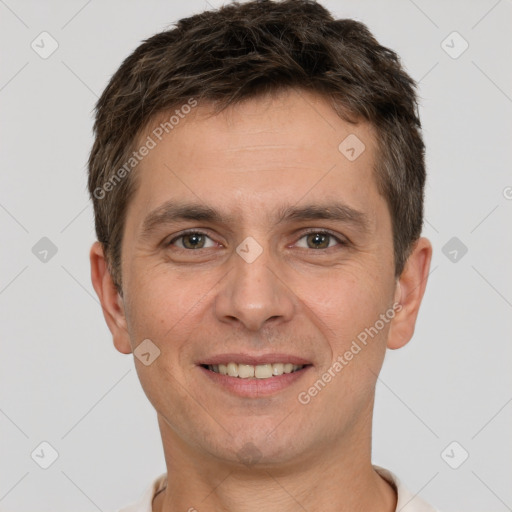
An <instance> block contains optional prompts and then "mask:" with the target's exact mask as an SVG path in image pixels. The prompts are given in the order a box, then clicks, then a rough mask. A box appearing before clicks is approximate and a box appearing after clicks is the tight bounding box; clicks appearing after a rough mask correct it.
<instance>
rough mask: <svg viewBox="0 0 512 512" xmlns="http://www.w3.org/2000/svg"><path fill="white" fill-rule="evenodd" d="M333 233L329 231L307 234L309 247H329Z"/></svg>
mask: <svg viewBox="0 0 512 512" xmlns="http://www.w3.org/2000/svg"><path fill="white" fill-rule="evenodd" d="M331 238H333V236H332V235H329V234H328V233H310V234H309V235H306V239H307V244H308V247H309V248H311V249H327V247H329V242H330V239H331Z"/></svg>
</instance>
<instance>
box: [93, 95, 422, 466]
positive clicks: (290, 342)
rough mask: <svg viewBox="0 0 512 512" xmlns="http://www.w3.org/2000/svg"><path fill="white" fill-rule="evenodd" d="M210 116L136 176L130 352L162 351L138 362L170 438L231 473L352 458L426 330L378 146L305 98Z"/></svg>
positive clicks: (189, 123) (129, 229)
mask: <svg viewBox="0 0 512 512" xmlns="http://www.w3.org/2000/svg"><path fill="white" fill-rule="evenodd" d="M207 113H208V106H207V105H204V106H201V105H199V106H197V107H196V109H195V110H194V111H193V112H191V113H190V114H189V115H188V116H187V117H186V118H185V119H183V120H181V121H180V123H179V125H178V126H176V127H175V128H174V129H173V131H172V132H170V133H169V134H168V135H167V136H166V137H164V138H163V139H162V140H161V141H160V142H158V143H157V145H156V147H154V148H153V149H152V150H151V151H150V152H149V154H148V155H147V156H146V157H145V158H144V159H143V160H142V161H141V163H140V164H139V166H138V167H137V171H136V172H137V176H136V178H137V183H138V185H137V191H136V193H135V195H134V196H133V198H132V199H131V202H130V205H129V207H128V211H127V216H126V224H125V231H124V238H123V243H122V269H121V270H122V278H123V298H122V299H120V298H118V304H119V311H118V312H114V313H113V315H112V316H111V317H110V318H108V319H107V320H108V321H109V326H110V328H111V330H112V332H113V334H114V341H115V344H116V347H117V348H118V349H119V350H120V351H122V352H130V351H133V350H135V349H136V348H137V346H138V345H139V344H140V343H141V342H143V340H150V342H147V341H146V342H145V343H146V345H143V346H144V347H146V348H147V347H149V348H148V349H147V350H145V351H144V352H145V353H147V352H149V353H150V355H149V356H147V355H146V356H145V357H146V359H147V361H146V362H148V361H149V360H152V359H153V358H154V356H155V355H157V354H158V351H160V353H159V355H158V357H156V358H155V359H154V360H152V362H151V363H150V364H147V365H146V364H143V363H142V362H141V361H140V360H139V359H138V358H135V363H136V367H137V372H138V375H139V378H140V380H141V384H142V386H143V388H144V391H145V393H146V395H147V396H148V398H149V400H150V401H151V403H152V404H153V406H154V407H155V409H156V411H157V413H158V416H159V423H160V428H161V430H162V436H163V438H164V443H165V442H166V441H167V442H172V443H174V445H175V446H177V447H178V446H179V447H181V449H183V450H184V451H187V452H188V453H193V454H194V455H195V456H202V457H204V458H211V459H212V460H217V461H219V460H221V461H224V462H225V463H233V464H238V463H239V462H245V463H247V462H259V463H260V464H275V463H280V464H287V463H292V462H293V461H295V462H297V461H302V462H304V461H305V460H307V459H308V458H309V459H311V458H313V457H315V456H318V454H321V453H326V451H329V450H332V448H333V447H334V446H338V447H340V448H343V449H345V450H346V451H350V450H353V449H354V446H357V440H358V439H359V438H360V437H361V436H362V437H364V436H369V432H370V424H371V414H372V406H373V397H374V387H375V383H376V378H377V374H378V372H379V370H380V367H381V364H382V361H383V357H384V353H385V349H386V344H387V343H388V344H389V343H390V339H391V338H393V328H394V325H397V324H399V323H400V322H406V323H407V322H408V324H407V325H408V329H409V330H410V329H412V327H411V322H412V325H413V324H414V319H415V311H412V309H413V308H409V310H408V311H409V316H406V312H405V310H404V311H400V309H402V306H397V303H398V302H400V300H401V298H403V297H402V295H403V293H402V292H403V290H401V289H400V286H399V285H397V280H396V279H395V276H394V258H393V244H392V225H391V218H390V214H389V210H388V207H387V204H386V201H385V199H384V198H383V197H382V196H381V195H380V194H379V193H378V191H377V186H376V180H375V176H374V172H373V168H374V166H375V159H376V156H377V155H376V149H375V137H374V133H373V132H372V129H371V127H370V126H369V125H367V124H365V123H359V124H357V125H352V124H348V123H346V122H344V121H343V120H341V119H340V118H339V117H338V116H337V115H336V113H335V112H334V111H333V110H332V109H331V108H330V107H329V105H328V104H327V103H326V102H325V100H323V99H322V98H320V97H317V96H315V95H313V94H310V93H306V92H301V93H298V92H292V91H287V92H286V94H280V95H278V96H275V97H273V98H270V97H266V98H259V99H253V100H249V101H246V102H244V103H242V104H238V105H236V106H233V107H229V108H228V109H227V110H226V111H224V112H222V113H220V114H217V115H214V116H208V115H206V114H207ZM148 134H150V132H148ZM148 134H144V139H145V137H147V135H148ZM348 136H350V137H351V139H348V141H350V142H351V143H352V144H349V145H348V146H349V147H348V148H347V143H345V145H343V144H342V146H341V150H340V149H339V146H340V143H342V142H343V141H344V140H345V139H346V138H347V137H348ZM354 136H355V137H357V139H359V141H360V142H362V143H363V144H364V151H362V152H361V153H360V154H359V156H357V154H358V153H359V152H360V150H361V148H362V146H360V145H356V146H354V144H355V142H354V141H357V139H355V138H354ZM360 142H358V143H357V144H360ZM350 146H354V147H355V151H351V150H350ZM354 154H355V156H357V158H355V159H354V158H353V157H354ZM348 157H350V158H348ZM424 259H425V258H424ZM426 260H427V261H426V263H423V267H425V265H427V266H428V262H429V258H428V254H427V257H426ZM423 267H422V271H421V272H419V271H418V272H416V274H417V276H419V274H420V273H421V275H423V274H424V268H423ZM418 268H419V267H418ZM93 274H94V270H93ZM93 279H94V278H93ZM107 279H108V276H107ZM405 285H407V283H405ZM421 293H422V290H421ZM104 301H105V299H103V300H102V302H104ZM405 309H407V308H405ZM411 311H412V313H411ZM411 314H412V318H411ZM106 315H107V314H106ZM395 330H396V332H397V334H396V336H395V338H397V339H398V338H401V341H397V342H396V343H397V344H399V343H403V339H405V338H407V334H406V335H405V336H401V334H400V332H401V331H400V329H399V328H396V329H395ZM369 333H371V334H369ZM365 334H366V336H365ZM411 334H412V332H411ZM407 339H408V338H407ZM363 340H364V341H363ZM393 348H395V347H393ZM290 371H291V372H290ZM225 372H228V374H227V375H224V373H225ZM283 372H285V373H283ZM237 374H238V376H236V375H237ZM290 439H293V440H294V442H293V443H290Z"/></svg>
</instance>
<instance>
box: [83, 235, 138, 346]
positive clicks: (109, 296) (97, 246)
mask: <svg viewBox="0 0 512 512" xmlns="http://www.w3.org/2000/svg"><path fill="white" fill-rule="evenodd" d="M89 256H90V262H91V280H92V285H93V287H94V290H95V291H96V294H97V295H98V298H99V299H100V303H101V307H102V309H103V316H104V317H105V321H106V322H107V325H108V328H109V329H110V332H111V333H112V337H113V341H114V346H115V347H116V349H117V350H118V351H119V352H121V353H123V354H130V353H131V352H132V348H131V344H130V337H129V335H128V330H127V324H126V316H125V311H124V305H123V299H122V298H121V296H120V295H119V292H118V291H117V288H116V286H115V284H114V281H113V280H112V276H111V275H110V272H109V270H108V265H107V261H106V258H105V254H104V251H103V246H102V245H101V243H100V242H95V243H94V244H93V246H92V247H91V251H90V255H89Z"/></svg>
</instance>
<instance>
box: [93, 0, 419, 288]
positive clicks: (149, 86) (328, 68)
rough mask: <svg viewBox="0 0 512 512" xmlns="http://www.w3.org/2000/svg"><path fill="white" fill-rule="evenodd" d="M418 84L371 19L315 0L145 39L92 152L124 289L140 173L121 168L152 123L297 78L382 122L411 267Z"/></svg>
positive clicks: (184, 23) (108, 103)
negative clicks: (128, 225)
mask: <svg viewBox="0 0 512 512" xmlns="http://www.w3.org/2000/svg"><path fill="white" fill-rule="evenodd" d="M415 87H416V83H415V82H414V80H413V79H412V78H411V77H410V76H409V75H408V74H407V73H406V72H405V71H404V70H403V68H402V66H401V64H400V59H399V57H398V56H397V54H396V53H395V52H394V51H392V50H390V49H388V48H385V47H383V46H381V45H380V44H379V43H378V42H377V41H376V39H375V38H374V37H373V35H372V34H371V33H370V31H369V30H368V28H367V27H366V26H365V25H364V24H362V23H360V22H357V21H354V20H351V19H338V20H336V19H334V18H333V17H332V15H331V14H330V13H329V12H328V11H327V10H326V9H325V8H324V7H322V6H321V5H320V4H318V3H316V2H314V1H312V0H284V1H280V2H278V1H270V0H260V1H258V0H253V1H249V2H245V3H238V2H233V3H232V4H228V5H227V6H224V7H223V8H221V9H219V10H215V11H206V12H203V13H201V14H197V15H194V16H191V17H189V18H185V19H182V20H180V21H178V22H177V23H176V26H175V27H174V28H172V29H171V30H167V31H165V32H161V33H158V34H156V35H154V36H153V37H151V38H149V39H147V40H146V41H144V42H143V43H142V44H141V45H140V46H139V47H138V48H137V49H136V50H135V51H134V52H133V53H132V54H131V55H130V56H129V57H127V58H126V60H125V61H124V62H123V63H122V65H121V66H120V68H119V69H118V71H117V72H116V73H115V74H114V76H113V77H112V79H111V80H110V83H109V84H108V86H107V87H106V89H105V91H104V92H103V94H102V96H101V98H100V99H99V100H98V103H97V105H96V120H95V124H94V133H95V141H94V145H93V147H92V150H91V154H90V157H89V181H88V186H89V192H90V195H91V198H92V201H93V205H94V215H95V226H96V234H97V237H98V240H99V241H100V242H101V243H102V245H103V247H104V250H105V254H106V258H107V262H108V265H109V270H110V272H111V275H112V278H113V280H114V283H115V284H116V286H117V287H118V290H119V291H121V272H120V268H121V242H122V236H123V230H124V224H125V222H124V221H125V214H126V208H127V204H128V201H129V200H130V198H131V196H132V195H133V192H134V190H135V180H134V176H132V175H131V174H130V175H128V176H127V177H126V178H125V179H117V178H120V174H122V175H123V176H122V177H123V178H124V176H125V175H127V173H128V172H129V170H128V171H127V172H124V173H120V171H121V166H122V165H123V162H126V161H128V159H130V155H131V153H132V152H133V150H134V147H135V144H136V143H137V138H138V136H139V135H140V134H141V130H142V129H144V128H145V127H146V126H148V124H149V123H150V122H152V120H154V119H155V117H156V116H159V115H161V114H162V113H164V112H166V111H169V110H170V109H172V108H175V107H176V106H179V105H183V104H186V103H187V102H190V100H191V98H194V101H198V102H201V100H205V101H208V102H211V103H212V104H213V105H215V109H216V110H215V111H216V112H220V111H221V110H223V109H224V108H226V107H227V106H229V105H232V104H235V103H237V102H240V101H242V100H244V99H247V98H251V97H256V96H258V95H261V94H270V93H272V92H276V91H279V90H282V89H285V88H300V89H303V90H307V91H312V92H315V93H318V94H321V95H322V96H323V97H325V98H326V99H327V100H329V101H330V103H331V105H332V106H333V108H334V109H335V110H336V112H337V113H338V115H340V117H342V118H343V119H345V120H346V121H349V122H357V121H358V120H360V119H363V120H366V121H369V122H370V123H371V125H372V126H373V127H374V128H375V132H376V138H377V148H378V155H377V159H376V165H375V173H376V179H377V185H378V188H379V192H380V193H381V194H382V196H383V197H384V198H385V199H386V202H387V204H388V207H389V211H390V215H391V220H392V225H393V243H394V256H395V274H396V276H399V275H400V274H401V273H402V270H403V268H404V265H405V261H406V260H407V257H408V256H409V253H410V251H411V248H412V246H413V244H414V242H415V241H416V240H417V239H418V238H419V236H420V234H421V229H422V223H423V195H424V185H425V163H424V151H425V147H424V144H423V140H422V136H421V123H420V120H419V115H418V105H417V100H416V94H415ZM125 171H126V168H125ZM116 173H117V174H116ZM109 183H110V186H109V187H107V186H106V184H109ZM107 192H108V193H107Z"/></svg>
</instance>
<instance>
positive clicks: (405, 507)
mask: <svg viewBox="0 0 512 512" xmlns="http://www.w3.org/2000/svg"><path fill="white" fill-rule="evenodd" d="M374 469H375V470H376V471H377V473H379V475H380V476H382V477H383V478H384V479H385V480H387V481H388V482H389V483H390V484H391V485H392V486H393V487H394V488H395V490H396V492H397V495H398V501H397V504H396V512H399V511H400V512H439V511H438V510H437V509H435V508H433V507H431V506H430V505H428V504H427V503H425V502H424V501H423V500H422V499H421V498H420V497H418V496H416V495H414V494H412V493H411V492H409V491H408V490H407V489H406V488H405V487H404V486H403V484H402V483H401V482H400V480H399V479H398V478H397V477H396V475H394V474H393V473H391V471H388V470H387V469H384V468H381V467H379V466H374ZM166 485H167V473H163V474H161V475H160V476H159V477H158V478H156V479H155V480H154V481H153V482H152V484H151V485H150V486H149V487H148V488H147V489H146V490H145V492H144V494H143V495H142V496H141V498H140V499H139V500H138V501H137V502H136V503H133V504H131V505H129V506H127V507H125V508H122V509H121V510H119V511H118V512H152V507H151V505H152V503H153V498H154V497H155V496H156V495H157V494H158V493H160V492H162V491H163V490H164V489H165V488H166Z"/></svg>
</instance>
